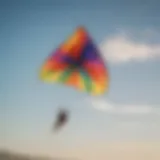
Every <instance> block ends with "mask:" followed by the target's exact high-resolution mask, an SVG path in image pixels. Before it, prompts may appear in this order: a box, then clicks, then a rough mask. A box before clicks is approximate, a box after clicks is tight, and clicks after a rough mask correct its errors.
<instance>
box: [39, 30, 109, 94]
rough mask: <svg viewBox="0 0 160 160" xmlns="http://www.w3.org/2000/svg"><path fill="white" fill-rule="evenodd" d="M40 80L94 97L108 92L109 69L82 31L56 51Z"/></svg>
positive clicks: (47, 61) (42, 71) (44, 66)
mask: <svg viewBox="0 0 160 160" xmlns="http://www.w3.org/2000/svg"><path fill="white" fill-rule="evenodd" d="M40 77H41V79H42V80H43V81H46V82H57V83H62V84H65V85H69V86H73V87H75V88H77V89H79V90H81V91H85V92H88V93H90V94H92V95H99V94H103V93H104V92H105V91H106V90H107V89H108V81H109V77H108V72H107V68H106V66H105V64H104V62H103V60H102V58H101V56H100V54H99V51H98V50H97V48H96V46H95V45H94V43H93V42H92V40H91V37H90V36H89V34H88V33H87V31H86V30H85V28H83V27H78V28H77V30H76V31H75V33H73V35H72V36H71V37H69V39H67V40H66V41H65V42H64V43H63V44H61V45H60V46H59V48H58V49H56V51H54V52H53V53H52V54H51V55H50V56H49V58H48V59H47V60H46V62H45V63H44V65H43V66H42V68H41V72H40Z"/></svg>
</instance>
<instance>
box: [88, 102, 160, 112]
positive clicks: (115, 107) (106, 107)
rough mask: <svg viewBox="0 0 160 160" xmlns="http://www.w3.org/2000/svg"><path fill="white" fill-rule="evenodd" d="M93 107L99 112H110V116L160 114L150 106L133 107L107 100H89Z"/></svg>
mask: <svg viewBox="0 0 160 160" xmlns="http://www.w3.org/2000/svg"><path fill="white" fill-rule="evenodd" d="M88 102H89V103H90V104H91V106H92V107H93V108H95V109H97V110H99V111H103V112H108V113H110V114H150V113H157V114H159V113H160V110H158V109H157V110H156V108H155V107H152V106H150V105H131V104H128V105H127V104H116V103H113V102H109V101H107V100H105V99H89V100H88Z"/></svg>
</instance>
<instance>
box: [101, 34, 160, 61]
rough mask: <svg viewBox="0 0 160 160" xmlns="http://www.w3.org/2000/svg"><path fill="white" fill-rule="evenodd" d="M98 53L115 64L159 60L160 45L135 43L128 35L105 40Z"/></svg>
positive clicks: (119, 35) (118, 35)
mask: <svg viewBox="0 0 160 160" xmlns="http://www.w3.org/2000/svg"><path fill="white" fill-rule="evenodd" d="M100 51H101V53H102V54H103V55H104V57H105V58H106V59H107V60H108V61H109V62H111V63H116V64H117V63H124V62H130V61H145V60H148V59H157V58H160V44H154V45H153V44H147V43H142V42H141V43H140V42H136V41H134V40H133V38H132V36H130V34H128V33H122V34H117V35H114V36H112V37H109V38H107V39H105V40H104V41H103V42H102V43H101V44H100Z"/></svg>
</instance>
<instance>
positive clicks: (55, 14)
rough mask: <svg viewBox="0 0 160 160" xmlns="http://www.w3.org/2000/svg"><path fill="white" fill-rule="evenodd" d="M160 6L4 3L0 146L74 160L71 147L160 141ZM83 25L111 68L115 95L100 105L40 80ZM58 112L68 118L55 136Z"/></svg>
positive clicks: (0, 38)
mask: <svg viewBox="0 0 160 160" xmlns="http://www.w3.org/2000/svg"><path fill="white" fill-rule="evenodd" d="M159 3H160V2H158V1H156V0H154V1H145V3H144V2H143V1H141V2H140V1H125V0H123V1H118V0H112V1H104V0H98V1H96V0H92V1H91V0H88V1H87V2H86V1H84V0H82V1H81V2H80V1H73V0H68V1H54V0H52V1H51V0H45V1H42V0H39V1H38V0H32V1H31V0H28V1H20V0H15V1H11V0H5V1H4V0H1V1H0V44H1V46H0V48H1V53H0V70H1V75H2V76H1V79H0V87H1V89H0V93H1V94H0V97H1V101H0V115H1V116H0V125H1V126H2V127H1V129H0V141H2V142H3V143H0V147H1V148H3V147H5V148H10V149H15V150H17V151H22V152H30V153H37V154H39V153H41V154H49V155H52V156H54V155H56V154H57V155H58V154H62V153H63V154H64V155H65V154H66V155H67V156H73V155H72V152H71V151H72V150H73V148H74V151H75V148H78V147H79V148H83V146H88V148H91V146H90V145H89V144H91V142H92V143H93V144H94V143H99V144H101V142H106V143H108V142H110V143H111V142H116V143H118V142H119V141H122V142H124V141H125V142H126V141H127V142H132V141H134V142H135V141H136V142H139V141H145V142H147V143H149V142H150V141H151V142H154V141H160V136H159V135H160V99H159V95H160V62H159V59H160V38H159V37H160V21H159V17H160V11H159V5H160V4H159ZM78 25H84V26H85V27H86V28H87V29H88V31H89V33H90V34H91V35H92V37H93V39H94V41H95V42H96V43H97V46H98V47H99V49H100V51H101V54H102V56H103V57H104V61H105V62H106V63H107V65H108V68H109V72H110V78H111V81H110V90H109V92H108V93H106V94H105V95H104V96H102V97H100V98H93V97H91V96H88V95H87V94H85V93H81V92H78V91H76V90H74V89H72V88H68V87H65V86H60V85H57V84H53V85H50V84H44V83H42V82H41V81H40V80H39V79H38V71H39V69H40V67H41V65H42V63H43V62H44V60H45V58H46V57H47V56H48V55H49V54H50V52H51V51H52V50H54V49H55V48H56V47H57V46H58V45H59V44H60V43H61V42H63V41H64V40H65V39H66V37H67V36H68V35H70V34H71V33H72V32H73V31H74V29H75V28H76V27H77V26H78ZM58 105H64V106H65V107H66V108H68V109H69V110H70V111H71V119H70V122H69V123H68V126H66V127H65V129H63V131H62V132H61V133H60V135H58V136H57V137H55V136H54V135H52V134H51V132H50V127H51V124H52V121H53V119H54V117H55V112H56V110H57V108H58ZM148 141H149V142H148ZM100 146H101V145H100ZM53 148H54V151H53ZM77 150H78V149H77ZM87 151H88V154H89V155H91V152H92V149H88V150H87ZM70 152H71V153H70ZM76 153H77V155H81V154H80V153H79V152H78V151H77V152H76ZM77 155H76V156H77Z"/></svg>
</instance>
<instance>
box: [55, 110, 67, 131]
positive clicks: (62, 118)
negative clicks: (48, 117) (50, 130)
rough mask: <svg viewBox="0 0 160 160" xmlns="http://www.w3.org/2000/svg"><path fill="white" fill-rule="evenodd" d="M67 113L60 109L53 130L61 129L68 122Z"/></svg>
mask: <svg viewBox="0 0 160 160" xmlns="http://www.w3.org/2000/svg"><path fill="white" fill-rule="evenodd" d="M68 116H69V115H68V111H67V110H65V109H60V111H59V112H58V114H57V116H56V121H55V123H54V126H53V127H54V130H58V129H60V128H61V127H63V126H64V125H65V124H66V123H67V121H68Z"/></svg>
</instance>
